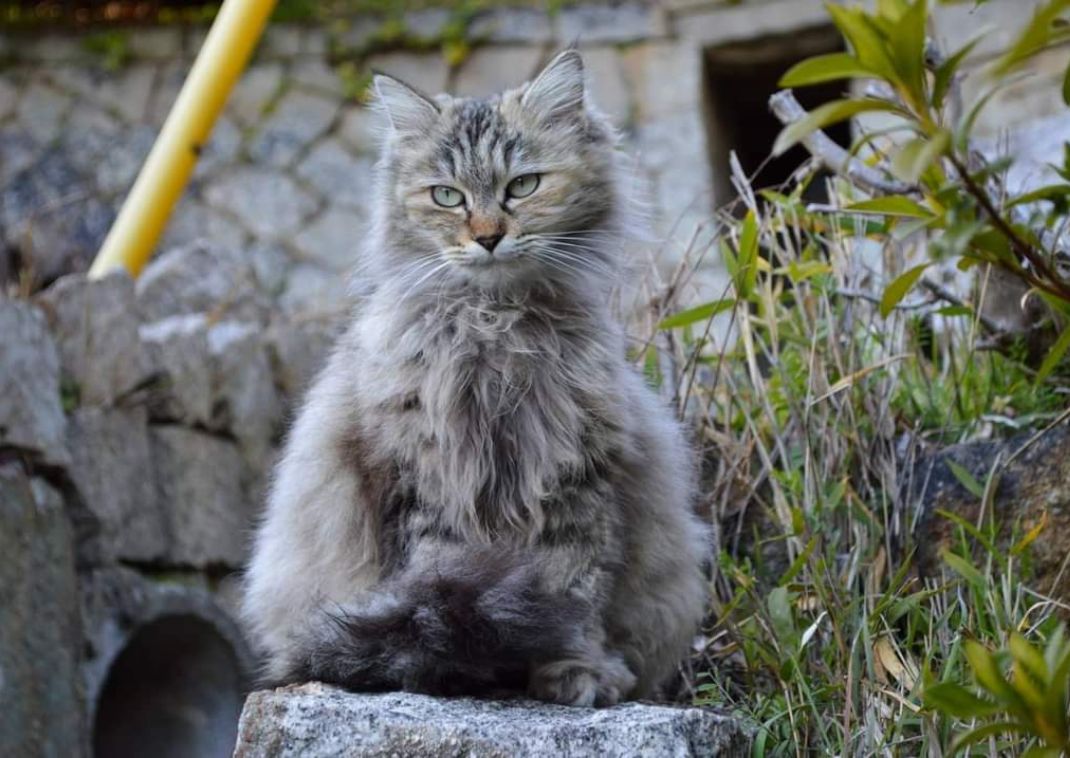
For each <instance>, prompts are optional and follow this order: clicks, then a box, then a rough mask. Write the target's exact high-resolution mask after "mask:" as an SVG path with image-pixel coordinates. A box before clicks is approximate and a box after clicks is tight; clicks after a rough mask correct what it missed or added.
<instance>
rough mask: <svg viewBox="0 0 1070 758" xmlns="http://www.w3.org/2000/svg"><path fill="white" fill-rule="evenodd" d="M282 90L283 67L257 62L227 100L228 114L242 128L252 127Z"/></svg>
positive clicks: (276, 64) (240, 80) (247, 71)
mask: <svg viewBox="0 0 1070 758" xmlns="http://www.w3.org/2000/svg"><path fill="white" fill-rule="evenodd" d="M281 89H282V65H281V64H279V63H260V62H256V63H254V64H253V65H251V66H249V68H247V69H246V70H245V73H244V74H242V77H241V79H239V80H238V83H237V85H235V87H234V91H233V92H231V93H230V98H229V99H228V100H227V113H229V114H230V115H231V116H232V117H233V118H234V120H235V121H237V122H238V123H239V124H241V125H242V126H252V125H253V124H255V123H256V122H257V121H259V120H260V117H261V116H263V114H264V111H265V109H266V108H267V107H268V105H269V104H271V102H272V101H274V99H275V98H276V97H277V96H278V94H279V92H280V90H281Z"/></svg>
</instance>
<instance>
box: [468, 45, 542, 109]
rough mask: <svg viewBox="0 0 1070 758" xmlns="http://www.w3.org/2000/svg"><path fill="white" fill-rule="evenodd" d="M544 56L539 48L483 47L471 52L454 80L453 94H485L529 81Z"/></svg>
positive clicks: (481, 95) (469, 95)
mask: <svg viewBox="0 0 1070 758" xmlns="http://www.w3.org/2000/svg"><path fill="white" fill-rule="evenodd" d="M542 59H543V51H542V48H539V47H483V48H479V49H478V50H475V51H473V52H472V54H471V55H470V56H469V57H468V59H467V60H465V62H464V63H463V64H462V65H461V68H460V70H459V71H458V72H457V79H456V81H455V82H454V85H453V90H454V94H457V95H463V96H465V97H485V96H487V95H490V94H493V93H495V92H500V91H501V90H503V89H506V88H508V87H516V86H517V85H519V84H521V83H523V82H525V81H527V80H528V79H530V78H531V77H532V76H534V75H535V74H536V73H537V72H538V69H539V64H540V63H541V62H542Z"/></svg>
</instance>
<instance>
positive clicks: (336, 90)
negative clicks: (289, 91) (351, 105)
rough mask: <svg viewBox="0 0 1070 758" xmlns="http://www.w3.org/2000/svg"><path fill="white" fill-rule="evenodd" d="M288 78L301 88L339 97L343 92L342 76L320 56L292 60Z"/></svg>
mask: <svg viewBox="0 0 1070 758" xmlns="http://www.w3.org/2000/svg"><path fill="white" fill-rule="evenodd" d="M290 80H291V81H292V82H294V83H295V84H297V85H299V86H300V87H301V88H303V89H309V90H314V91H317V92H320V93H322V94H324V95H329V96H330V97H334V98H340V97H342V96H343V95H344V94H345V85H344V84H343V83H342V78H341V77H340V76H338V72H337V71H335V70H334V67H333V66H329V65H328V64H327V62H326V61H324V60H323V59H322V58H304V59H301V60H299V61H296V62H294V64H293V65H292V66H290Z"/></svg>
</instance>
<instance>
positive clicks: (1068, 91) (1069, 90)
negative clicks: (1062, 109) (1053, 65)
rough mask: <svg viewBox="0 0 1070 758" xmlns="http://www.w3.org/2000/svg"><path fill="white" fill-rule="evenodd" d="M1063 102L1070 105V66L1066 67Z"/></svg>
mask: <svg viewBox="0 0 1070 758" xmlns="http://www.w3.org/2000/svg"><path fill="white" fill-rule="evenodd" d="M1063 102H1064V103H1066V104H1067V105H1070V66H1067V67H1066V73H1065V74H1063Z"/></svg>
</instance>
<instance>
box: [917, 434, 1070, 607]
mask: <svg viewBox="0 0 1070 758" xmlns="http://www.w3.org/2000/svg"><path fill="white" fill-rule="evenodd" d="M1032 437H1033V435H1032V434H1031V433H1024V434H1019V435H1015V436H1014V437H1011V438H1009V439H1006V440H995V441H984V442H967V443H964V444H961V445H953V446H951V447H948V448H945V449H943V450H940V451H937V452H934V453H930V454H928V455H923V456H921V457H920V459H919V460H917V461H916V462H915V463H914V464H913V466H912V471H913V477H912V482H911V486H910V492H911V494H910V499H909V501H908V502H909V503H910V504H911V506H912V507H913V508H915V509H916V511H917V514H918V515H917V521H916V524H917V526H916V527H915V534H916V535H919V537H918V538H917V539H916V540H915V543H916V545H917V548H918V551H919V552H918V556H917V562H918V567H919V571H920V572H921V573H922V574H923V575H933V574H935V573H937V572H938V571H939V567H940V565H941V563H942V561H941V555H942V553H943V550H944V549H945V548H947V547H949V546H950V545H951V544H952V541H953V540H955V539H957V537H956V534H957V531H958V528H957V527H956V526H955V524H954V523H953V522H952V521H951V520H949V519H947V518H945V517H943V516H941V515H940V514H939V513H937V511H938V510H943V511H947V512H950V513H953V514H956V515H958V516H961V517H962V518H963V519H965V520H966V521H968V522H969V523H971V524H975V523H977V519H978V516H979V512H980V507H981V498H979V497H977V496H976V495H974V494H972V493H971V492H970V491H969V490H968V489H967V488H966V487H965V485H963V483H962V482H961V481H960V480H959V478H958V477H957V476H955V474H954V472H953V471H952V469H951V466H950V465H949V462H951V461H953V462H955V463H957V464H958V465H959V466H961V467H962V468H964V469H966V470H967V471H969V472H970V474H971V475H972V476H973V477H974V479H976V480H977V481H978V482H979V483H981V484H982V485H983V484H984V483H985V482H986V481H987V479H988V475H989V472H990V471H991V470H992V468H993V466H994V465H996V463H997V461H1000V462H1001V465H1002V464H1005V462H1006V461H1008V460H1010V459H1011V457H1012V456H1015V454H1016V453H1018V451H1020V450H1022V448H1023V446H1026V444H1027V443H1029V442H1030V440H1031V439H1032ZM1067 450H1070V425H1067V424H1063V425H1061V426H1058V427H1055V428H1053V429H1051V430H1050V431H1048V432H1046V433H1044V434H1043V435H1041V436H1040V437H1039V438H1038V439H1036V440H1035V441H1034V442H1032V444H1029V445H1028V446H1027V447H1025V448H1024V451H1023V452H1021V454H1019V455H1017V456H1016V457H1014V458H1013V460H1012V461H1011V462H1010V464H1009V465H1006V466H1005V468H1003V470H1002V474H1001V475H1000V477H999V483H998V487H997V489H996V492H995V499H994V501H993V514H992V515H994V517H995V519H996V524H997V526H998V529H999V532H998V540H997V543H998V546H999V547H1000V549H1004V550H1005V549H1009V548H1010V547H1011V546H1012V545H1013V544H1014V540H1016V539H1020V538H1021V537H1022V536H1023V535H1025V534H1026V533H1027V532H1029V531H1030V530H1031V529H1033V528H1034V527H1042V530H1041V531H1040V533H1039V535H1038V536H1037V538H1036V540H1035V541H1034V542H1033V543H1032V544H1031V545H1030V548H1029V553H1030V566H1031V570H1032V576H1031V577H1029V578H1028V579H1027V584H1029V585H1030V586H1031V587H1032V588H1033V589H1035V590H1037V591H1038V592H1041V593H1044V594H1051V596H1053V597H1054V598H1056V599H1058V600H1061V601H1063V602H1070V575H1067V573H1066V572H1065V571H1062V569H1063V564H1064V562H1065V561H1066V556H1067V554H1068V553H1070V456H1068V455H1067Z"/></svg>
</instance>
